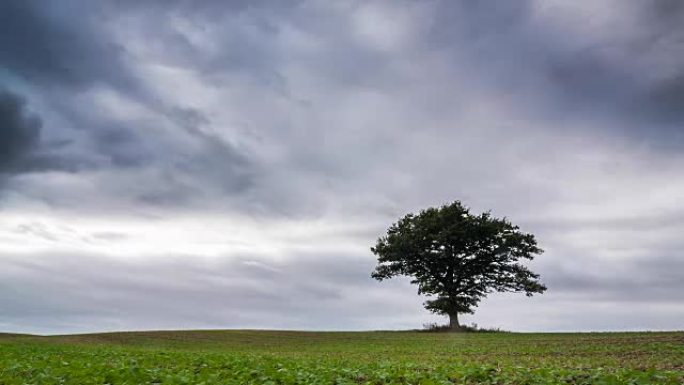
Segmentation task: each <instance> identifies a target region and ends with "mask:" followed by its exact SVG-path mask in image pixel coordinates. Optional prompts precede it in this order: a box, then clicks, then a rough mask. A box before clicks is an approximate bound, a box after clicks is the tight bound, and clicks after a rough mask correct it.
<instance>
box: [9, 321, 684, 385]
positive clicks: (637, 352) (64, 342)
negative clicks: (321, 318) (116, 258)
mask: <svg viewBox="0 0 684 385" xmlns="http://www.w3.org/2000/svg"><path fill="white" fill-rule="evenodd" d="M15 384H16V385H29V384H35V385H38V384H55V385H57V384H100V385H102V384H130V385H133V384H204V385H210V384H271V385H276V384H279V385H285V384H355V385H359V384H426V385H427V384H500V385H503V384H511V385H513V384H631V385H638V384H666V385H667V384H673V385H674V384H680V385H681V384H684V333H681V332H680V333H589V334H516V333H491V334H479V333H473V334H444V333H417V332H363V333H361V332H359V333H313V332H311V333H308V332H269V331H188V332H137V333H109V334H93V335H81V336H58V337H35V336H9V335H6V336H2V335H0V385H15Z"/></svg>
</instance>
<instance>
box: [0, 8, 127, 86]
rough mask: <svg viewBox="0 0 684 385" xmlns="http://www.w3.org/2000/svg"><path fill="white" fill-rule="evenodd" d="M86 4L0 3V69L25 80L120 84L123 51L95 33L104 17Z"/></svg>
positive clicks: (100, 33) (73, 83)
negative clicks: (0, 67)
mask: <svg viewBox="0 0 684 385" xmlns="http://www.w3.org/2000/svg"><path fill="white" fill-rule="evenodd" d="M97 11H98V6H97V5H96V4H94V3H91V2H71V1H66V2H61V3H60V4H59V5H57V4H56V3H45V2H41V1H32V0H7V1H3V2H2V3H1V4H0V25H2V29H3V31H4V32H3V33H2V34H0V48H1V49H2V55H1V56H0V65H2V67H4V68H6V69H8V70H9V71H11V72H13V73H15V74H17V75H19V76H21V77H23V78H25V79H26V80H28V81H38V82H41V83H43V84H47V85H51V84H56V85H69V86H84V85H87V84H88V83H92V82H111V83H124V82H127V81H128V80H127V79H126V76H125V74H124V73H123V71H122V70H121V66H122V59H121V56H122V53H123V48H122V47H120V46H118V45H116V44H114V43H113V42H112V41H111V40H110V39H109V38H108V37H107V36H106V35H105V34H103V32H102V31H101V30H100V29H98V27H97V25H98V22H99V21H100V20H101V19H103V18H104V17H105V16H106V15H103V14H101V13H98V12H97Z"/></svg>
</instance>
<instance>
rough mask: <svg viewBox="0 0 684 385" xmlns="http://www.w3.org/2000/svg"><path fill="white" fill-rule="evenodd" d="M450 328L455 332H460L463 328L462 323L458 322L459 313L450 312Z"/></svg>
mask: <svg viewBox="0 0 684 385" xmlns="http://www.w3.org/2000/svg"><path fill="white" fill-rule="evenodd" d="M449 329H451V331H454V332H460V331H462V330H463V329H461V324H459V323H458V313H451V314H449Z"/></svg>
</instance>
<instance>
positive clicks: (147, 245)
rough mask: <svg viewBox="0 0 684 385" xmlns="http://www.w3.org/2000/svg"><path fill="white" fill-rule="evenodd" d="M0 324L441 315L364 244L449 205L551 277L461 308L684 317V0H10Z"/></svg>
mask: <svg viewBox="0 0 684 385" xmlns="http://www.w3.org/2000/svg"><path fill="white" fill-rule="evenodd" d="M0 29H1V33H0V266H1V267H0V330H1V331H17V332H33V333H68V332H88V331H99V330H122V329H160V328H278V329H318V330H363V329H400V328H420V327H421V326H422V324H423V323H425V322H429V321H444V320H443V319H440V318H439V317H437V316H432V315H430V314H429V313H428V312H427V311H425V310H424V309H423V308H422V306H421V303H422V301H423V300H424V298H420V297H419V296H418V295H417V294H416V288H415V287H412V286H411V285H410V284H409V283H408V282H407V281H406V280H401V279H399V280H393V281H389V282H387V281H386V282H382V283H380V282H376V281H374V280H372V279H371V278H370V277H369V275H370V272H371V271H372V269H373V267H374V264H375V263H374V262H375V261H374V256H373V255H372V254H371V253H370V251H369V247H370V246H371V245H372V244H373V243H374V241H375V239H376V238H377V237H378V236H380V235H382V233H383V232H384V230H385V229H386V228H387V226H389V225H390V224H391V223H392V222H394V221H395V220H396V219H398V218H399V217H400V216H401V215H403V214H405V213H407V212H414V211H417V210H419V209H421V208H424V207H428V206H434V205H439V204H443V203H446V202H449V201H452V200H456V199H459V200H462V201H463V202H464V203H466V204H467V205H469V206H470V207H471V208H472V210H473V211H474V212H480V211H483V210H489V209H491V210H492V213H493V214H494V215H496V216H506V217H508V218H509V219H511V220H512V221H513V222H514V223H516V224H519V225H520V226H521V228H522V229H523V230H525V231H529V232H532V233H534V234H536V235H537V237H538V240H539V242H540V245H541V246H542V247H543V248H544V249H545V250H546V253H545V254H543V255H542V256H541V257H539V258H538V259H537V260H535V261H534V262H533V263H532V268H533V270H535V271H537V272H539V273H540V274H541V275H542V279H543V281H544V283H545V284H546V285H547V286H548V291H547V293H546V294H544V295H543V296H537V297H533V298H526V297H525V296H523V295H492V296H491V297H490V298H488V299H486V300H484V301H483V303H482V304H481V305H480V307H479V308H478V310H477V312H476V313H475V314H474V315H472V316H468V317H464V320H463V321H465V322H467V323H470V322H476V323H478V324H479V325H481V326H489V327H501V328H505V329H509V330H516V331H534V330H537V331H569V330H582V331H589V330H633V329H653V330H656V329H657V330H663V329H684V323H682V320H684V296H682V294H681V293H684V252H683V251H682V249H683V248H684V238H683V237H682V234H684V205H683V204H682V203H683V200H684V126H683V125H684V2H681V1H678V0H649V1H642V0H634V1H625V0H604V1H589V0H587V1H573V2H568V1H560V0H526V1H491V2H489V1H488V2H473V1H465V0H464V1H447V0H444V1H440V0H427V1H345V0H342V1H327V0H326V1H323V0H321V1H313V0H311V1H310V0H303V1H238V0H234V1H218V0H214V1H209V0H208V1H199V2H197V1H181V0H177V1H161V0H158V1H155V0H149V1H86V0H62V1H52V2H48V1H37V0H36V1H27V0H4V1H2V2H0Z"/></svg>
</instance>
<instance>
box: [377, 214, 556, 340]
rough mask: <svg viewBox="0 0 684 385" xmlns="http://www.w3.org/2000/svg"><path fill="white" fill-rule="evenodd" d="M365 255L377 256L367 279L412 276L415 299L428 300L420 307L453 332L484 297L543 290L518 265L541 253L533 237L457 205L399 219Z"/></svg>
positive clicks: (541, 285) (531, 293)
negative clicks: (463, 315)
mask: <svg viewBox="0 0 684 385" xmlns="http://www.w3.org/2000/svg"><path fill="white" fill-rule="evenodd" d="M371 251H372V252H373V253H374V254H375V255H377V256H378V265H377V266H376V268H375V271H374V272H373V273H372V277H373V278H375V279H377V280H379V281H382V280H384V279H388V278H392V277H395V276H400V275H402V276H409V277H412V278H413V279H412V280H411V283H413V284H417V285H418V294H424V295H427V296H428V297H430V298H431V299H429V300H428V301H426V302H425V308H426V309H428V310H430V311H432V312H434V313H437V314H442V315H448V316H449V318H450V326H451V328H453V329H459V328H460V325H459V322H458V314H460V313H473V311H474V308H475V307H477V305H478V304H479V302H480V300H482V298H484V297H485V296H486V295H487V294H489V293H492V292H524V293H525V294H526V295H527V296H532V295H533V294H535V293H543V292H544V291H545V290H546V287H545V286H544V285H543V284H542V283H540V282H539V275H538V274H535V273H533V272H532V271H530V270H529V269H528V268H527V267H525V266H524V265H522V264H521V263H520V262H519V261H520V260H521V259H526V260H532V259H534V257H535V256H536V255H539V254H541V253H542V252H543V250H542V249H541V248H539V247H538V246H537V241H536V240H535V238H534V235H532V234H529V233H524V232H521V231H520V230H519V227H518V226H515V225H513V224H512V223H511V222H510V221H508V220H507V219H506V218H502V219H499V218H494V217H493V216H492V215H491V213H490V212H485V213H482V214H480V215H473V214H471V213H470V210H469V208H467V207H465V206H464V205H463V204H462V203H461V202H460V201H455V202H453V203H451V204H448V205H443V206H441V207H438V208H428V209H425V210H422V211H421V212H420V213H419V214H417V215H416V214H408V215H406V216H404V217H403V218H401V219H400V220H399V221H398V222H396V223H394V224H393V225H392V226H390V228H389V229H388V230H387V234H386V235H385V236H383V237H381V238H379V239H378V241H377V243H376V245H375V246H374V247H372V248H371Z"/></svg>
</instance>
